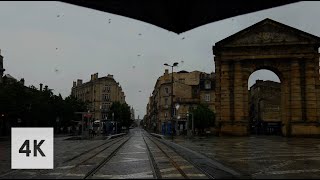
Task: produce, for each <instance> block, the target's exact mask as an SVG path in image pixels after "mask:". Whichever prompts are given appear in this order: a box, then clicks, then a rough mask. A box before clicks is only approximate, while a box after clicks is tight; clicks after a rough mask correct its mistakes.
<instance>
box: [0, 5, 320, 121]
mask: <svg viewBox="0 0 320 180" xmlns="http://www.w3.org/2000/svg"><path fill="white" fill-rule="evenodd" d="M319 7H320V3H319V2H300V3H295V4H292V5H287V6H282V7H278V8H274V9H269V10H264V11H260V12H257V13H251V14H247V15H243V16H237V17H234V18H229V19H226V20H223V21H219V22H215V23H210V24H208V25H205V26H202V27H199V28H196V29H194V30H192V31H188V32H185V33H182V34H180V35H177V34H175V33H172V32H169V31H167V30H165V29H161V28H158V27H156V26H154V25H150V24H147V23H144V22H141V21H137V20H133V19H129V18H126V17H122V16H117V15H113V14H109V13H104V12H100V11H95V10H92V9H87V8H82V7H78V6H74V5H70V4H66V3H61V2H0V22H1V28H0V49H1V50H2V55H3V56H4V61H5V62H4V65H5V68H6V69H7V71H6V73H9V74H11V75H13V76H14V77H17V78H22V77H24V78H25V80H26V84H27V85H31V84H32V85H35V86H38V84H39V83H44V84H46V85H48V86H49V87H50V88H53V89H55V91H54V92H55V93H56V94H57V93H61V94H62V95H63V96H64V97H65V96H68V95H69V94H70V89H71V86H72V81H73V80H75V79H78V78H80V79H83V80H84V81H88V80H89V78H90V74H92V73H95V72H99V76H104V75H107V74H113V75H114V77H115V79H116V80H117V81H119V83H120V84H121V86H122V87H123V90H124V91H125V94H126V99H127V102H128V104H129V105H132V106H133V107H134V108H135V109H137V110H139V111H138V112H137V113H136V115H140V117H143V115H144V114H145V107H146V103H147V100H148V97H149V95H150V94H151V92H152V90H153V87H154V84H155V82H156V79H157V78H158V77H159V76H160V75H162V74H163V72H164V69H165V67H164V66H163V64H164V63H173V62H175V61H177V62H180V63H181V61H184V62H183V64H180V66H179V67H178V68H176V69H175V71H179V70H187V71H193V70H202V71H205V72H208V73H210V72H212V71H214V61H213V55H212V51H211V47H212V45H214V43H216V42H217V41H219V40H221V39H224V38H225V37H227V36H229V35H231V34H233V33H236V32H238V31H240V30H241V29H243V28H246V27H248V26H250V25H252V24H254V23H256V22H258V21H260V20H263V19H265V18H271V19H274V20H276V21H280V22H282V23H285V24H288V25H290V26H293V27H296V28H298V29H301V30H304V31H306V32H309V33H312V34H314V35H318V36H319V35H320V25H318V17H319V15H320V11H319ZM58 15H59V17H57V16H58ZM109 19H111V21H110V23H109ZM139 34H141V35H139ZM183 37H184V39H183V40H182V38H183ZM56 48H58V49H56ZM138 54H140V55H141V56H138ZM133 66H135V68H132V67H133ZM55 68H57V69H59V73H56V72H55ZM256 74H258V75H254V77H252V78H250V80H249V84H252V83H253V82H254V81H255V80H256V79H270V80H276V78H277V77H276V76H275V75H272V73H267V72H265V71H262V72H257V73H256ZM140 90H141V92H139V91H140Z"/></svg>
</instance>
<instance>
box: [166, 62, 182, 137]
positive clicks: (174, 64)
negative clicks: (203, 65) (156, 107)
mask: <svg viewBox="0 0 320 180" xmlns="http://www.w3.org/2000/svg"><path fill="white" fill-rule="evenodd" d="M178 64H179V63H177V62H175V63H173V65H172V66H171V65H169V64H167V63H165V64H164V65H165V66H169V67H171V112H170V114H171V123H172V124H171V129H172V130H171V131H172V133H171V138H172V140H173V127H174V126H173V124H175V123H173V111H174V110H173V108H174V107H173V67H175V66H178Z"/></svg>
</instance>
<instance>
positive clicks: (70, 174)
mask: <svg viewBox="0 0 320 180" xmlns="http://www.w3.org/2000/svg"><path fill="white" fill-rule="evenodd" d="M66 176H83V177H84V176H85V174H72V173H69V174H67V175H66Z"/></svg>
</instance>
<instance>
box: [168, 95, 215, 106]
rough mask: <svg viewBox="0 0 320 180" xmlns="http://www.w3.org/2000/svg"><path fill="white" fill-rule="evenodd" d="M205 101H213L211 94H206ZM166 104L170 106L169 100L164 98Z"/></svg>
mask: <svg viewBox="0 0 320 180" xmlns="http://www.w3.org/2000/svg"><path fill="white" fill-rule="evenodd" d="M204 100H205V101H206V102H209V101H210V100H211V96H210V94H206V95H205V96H204ZM164 104H165V105H168V98H164Z"/></svg>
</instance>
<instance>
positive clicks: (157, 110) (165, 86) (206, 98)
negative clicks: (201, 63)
mask: <svg viewBox="0 0 320 180" xmlns="http://www.w3.org/2000/svg"><path fill="white" fill-rule="evenodd" d="M171 78H172V74H171V73H169V71H168V69H166V70H165V73H164V74H163V75H162V76H160V77H159V78H158V80H157V82H156V84H155V86H154V90H153V92H152V95H150V97H149V101H148V104H147V107H146V117H145V121H146V125H147V128H148V129H149V130H152V131H154V132H157V133H162V134H171V133H172V131H174V132H175V134H177V135H179V134H184V133H186V130H187V126H188V123H187V122H188V113H189V112H191V110H193V109H194V108H196V107H197V105H199V104H200V103H202V104H207V105H208V106H209V108H210V109H211V110H213V111H215V106H214V103H215V93H214V84H215V82H214V73H211V74H207V73H204V72H200V71H193V72H187V71H179V72H174V73H173V79H174V83H173V103H172V102H171V96H172V93H171V87H172V82H171ZM172 105H173V106H172ZM171 107H174V108H173V110H172V111H171ZM171 112H173V121H172V118H171Z"/></svg>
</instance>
